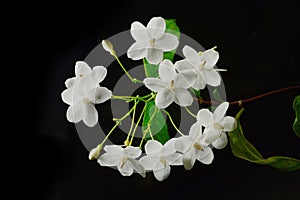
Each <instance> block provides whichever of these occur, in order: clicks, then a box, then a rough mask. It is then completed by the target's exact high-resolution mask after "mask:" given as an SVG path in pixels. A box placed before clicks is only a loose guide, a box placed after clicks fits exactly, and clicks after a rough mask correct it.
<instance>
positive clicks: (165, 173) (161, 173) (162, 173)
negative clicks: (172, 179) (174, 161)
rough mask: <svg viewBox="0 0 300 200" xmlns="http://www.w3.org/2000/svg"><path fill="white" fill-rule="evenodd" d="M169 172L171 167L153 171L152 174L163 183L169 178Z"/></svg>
mask: <svg viewBox="0 0 300 200" xmlns="http://www.w3.org/2000/svg"><path fill="white" fill-rule="evenodd" d="M170 172H171V167H170V166H169V165H167V166H166V167H164V168H162V169H160V170H156V171H153V174H154V177H155V178H156V179H157V180H158V181H163V180H165V179H166V178H168V177H169V175H170Z"/></svg>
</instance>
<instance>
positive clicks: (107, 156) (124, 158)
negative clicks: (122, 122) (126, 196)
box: [98, 145, 146, 177]
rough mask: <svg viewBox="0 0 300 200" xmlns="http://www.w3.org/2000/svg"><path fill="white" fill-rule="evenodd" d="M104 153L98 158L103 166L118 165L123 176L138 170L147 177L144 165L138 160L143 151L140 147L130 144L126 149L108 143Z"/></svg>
mask: <svg viewBox="0 0 300 200" xmlns="http://www.w3.org/2000/svg"><path fill="white" fill-rule="evenodd" d="M104 150H105V151H106V152H107V153H104V154H103V155H101V156H100V158H99V159H98V163H99V164H100V165H101V166H107V167H113V166H117V168H118V170H119V171H120V173H121V174H122V175H123V176H131V175H132V174H133V170H135V171H137V172H138V173H139V174H140V175H141V176H142V177H146V171H145V169H144V167H143V165H142V164H141V163H140V162H139V161H137V160H136V158H138V157H139V156H140V155H141V153H142V151H141V149H140V148H138V147H133V146H128V147H126V148H125V149H124V148H122V147H121V146H118V145H106V146H105V147H104Z"/></svg>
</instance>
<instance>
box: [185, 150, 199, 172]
mask: <svg viewBox="0 0 300 200" xmlns="http://www.w3.org/2000/svg"><path fill="white" fill-rule="evenodd" d="M195 161H196V155H195V150H194V148H189V150H188V151H186V152H185V153H184V154H183V156H182V163H183V166H184V168H185V169H186V170H191V169H192V168H193V166H194V164H195Z"/></svg>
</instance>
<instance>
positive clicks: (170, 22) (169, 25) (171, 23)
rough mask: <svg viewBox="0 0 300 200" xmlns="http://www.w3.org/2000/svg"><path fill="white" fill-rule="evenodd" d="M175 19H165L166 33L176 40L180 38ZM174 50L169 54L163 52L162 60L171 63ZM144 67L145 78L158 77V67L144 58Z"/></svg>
mask: <svg viewBox="0 0 300 200" xmlns="http://www.w3.org/2000/svg"><path fill="white" fill-rule="evenodd" d="M175 21H176V20H175V19H165V22H166V33H171V34H174V35H176V36H177V37H178V40H179V38H180V31H179V27H178V26H177V24H176V22H175ZM175 52H176V49H174V50H173V51H170V52H164V59H169V60H171V61H173V59H174V55H175ZM144 67H145V74H146V77H154V78H157V77H158V65H152V64H150V63H149V62H148V61H147V60H146V59H145V58H144Z"/></svg>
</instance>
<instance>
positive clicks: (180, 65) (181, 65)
mask: <svg viewBox="0 0 300 200" xmlns="http://www.w3.org/2000/svg"><path fill="white" fill-rule="evenodd" d="M174 66H175V68H176V69H177V70H178V71H179V72H182V71H185V70H194V69H195V67H194V66H193V65H192V64H191V63H190V62H189V61H188V60H186V59H183V60H179V61H177V62H176V63H175V64H174Z"/></svg>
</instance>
